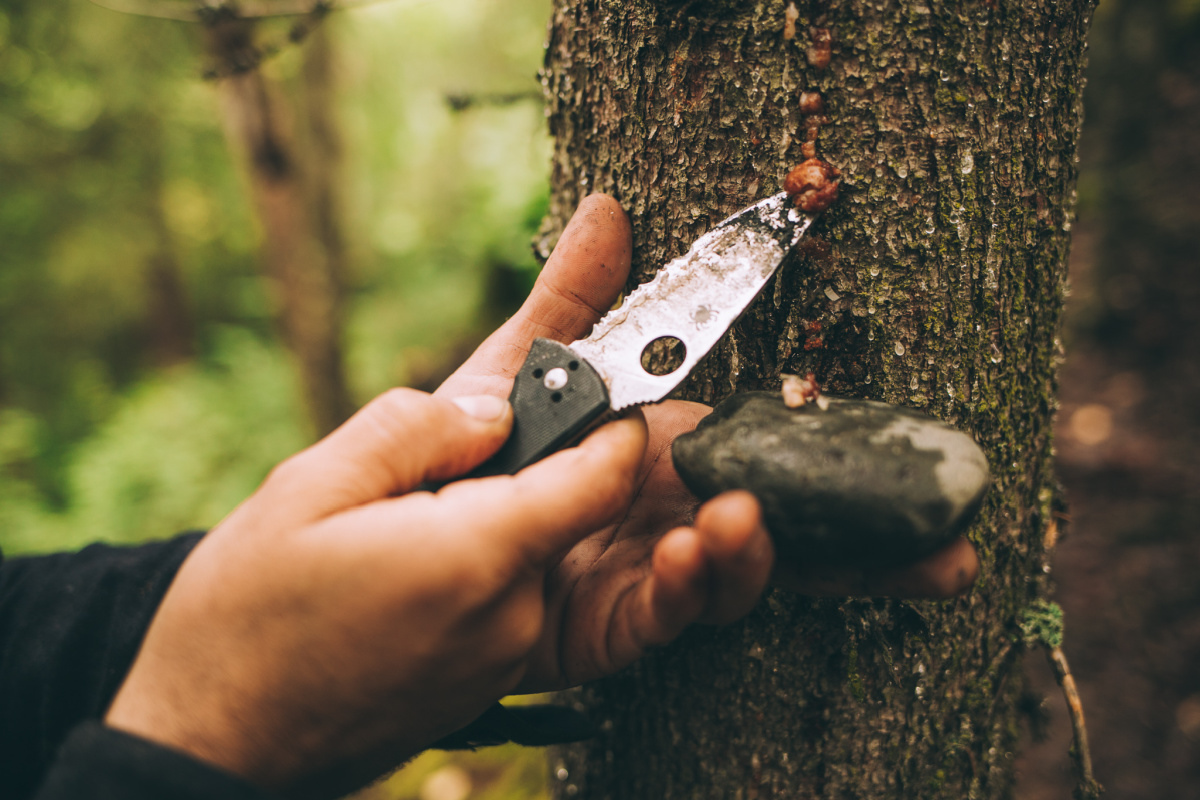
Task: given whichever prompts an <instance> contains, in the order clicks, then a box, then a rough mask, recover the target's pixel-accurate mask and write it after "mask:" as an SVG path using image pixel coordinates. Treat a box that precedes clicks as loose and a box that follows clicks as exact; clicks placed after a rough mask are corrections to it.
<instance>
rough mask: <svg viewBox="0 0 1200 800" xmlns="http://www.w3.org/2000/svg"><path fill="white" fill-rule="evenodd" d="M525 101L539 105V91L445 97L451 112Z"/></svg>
mask: <svg viewBox="0 0 1200 800" xmlns="http://www.w3.org/2000/svg"><path fill="white" fill-rule="evenodd" d="M526 100H537V101H538V102H539V103H540V102H541V101H542V100H543V97H542V93H541V91H540V90H538V91H525V92H493V93H480V94H468V93H462V94H448V95H446V105H448V106H450V108H451V110H453V111H466V110H467V109H468V108H471V107H472V106H510V105H513V104H515V103H521V102H524V101H526Z"/></svg>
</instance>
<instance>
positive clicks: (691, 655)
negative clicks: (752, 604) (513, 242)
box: [545, 0, 1093, 800]
mask: <svg viewBox="0 0 1200 800" xmlns="http://www.w3.org/2000/svg"><path fill="white" fill-rule="evenodd" d="M789 5H790V4H789V3H787V2H786V0H743V1H742V2H737V1H735V0H724V1H720V0H711V1H710V2H666V0H660V1H659V2H652V0H624V1H623V2H616V1H615V0H556V2H555V9H554V16H553V19H552V21H551V30H550V42H549V50H548V53H547V63H546V73H545V78H546V87H547V93H548V100H549V107H550V125H551V131H552V133H553V134H554V136H555V138H556V142H557V143H556V150H555V156H554V165H553V200H552V205H551V219H550V223H551V224H550V226H549V229H550V233H549V235H548V237H547V238H548V239H552V238H553V237H554V232H555V231H557V230H561V227H562V225H563V224H564V222H565V219H566V218H567V216H568V214H569V212H570V210H571V209H573V208H574V206H575V204H576V203H577V202H578V200H579V199H580V197H581V196H582V195H584V194H585V193H587V192H590V191H607V192H610V193H612V194H614V195H616V196H617V197H618V198H619V199H620V200H621V201H622V202H623V203H624V204H625V206H626V208H627V209H628V210H629V212H630V215H631V217H632V220H633V227H634V252H635V263H634V272H635V278H634V280H636V281H637V282H640V281H644V280H646V279H647V278H648V277H649V276H650V275H651V274H652V273H653V271H654V269H655V268H656V267H657V266H658V265H660V264H662V263H664V262H665V261H666V260H668V259H669V258H671V257H673V256H675V255H678V254H679V253H680V252H681V251H682V250H683V249H684V248H685V245H686V243H687V242H688V241H690V240H691V239H693V238H694V237H695V236H697V235H698V234H700V233H701V232H703V231H704V230H706V229H707V228H709V227H710V226H712V225H713V224H714V223H716V222H717V221H719V220H720V219H721V218H723V217H724V216H725V215H726V214H728V213H729V212H732V211H734V210H736V209H737V208H739V207H741V206H743V205H745V204H747V203H749V202H750V201H752V200H755V199H757V198H760V197H762V196H765V195H766V194H768V193H771V192H775V191H778V190H779V188H780V185H781V183H782V180H783V176H784V175H785V174H786V172H787V170H788V169H789V167H791V166H793V165H794V164H796V163H798V162H799V161H801V160H803V158H804V157H805V156H804V153H805V151H810V152H811V151H812V150H813V149H815V150H816V151H817V152H818V153H819V154H820V155H821V156H822V157H824V158H825V159H827V160H828V161H830V162H832V163H833V164H834V165H835V166H837V167H838V168H840V169H841V170H842V173H843V181H842V185H841V197H840V199H839V200H838V201H837V203H836V204H835V205H834V206H833V207H832V208H831V209H830V210H829V211H828V212H826V213H825V214H824V215H823V216H822V217H821V219H820V220H819V221H818V223H817V225H816V228H815V231H814V235H813V236H812V238H811V239H810V241H809V242H808V243H807V244H806V245H804V246H803V247H802V252H801V253H799V254H798V255H797V256H796V257H795V258H792V259H790V263H787V264H785V265H784V267H783V268H782V270H781V272H780V275H779V276H778V277H777V278H776V279H775V280H774V281H773V282H772V284H771V285H769V286H768V287H767V289H766V291H765V292H764V294H763V296H762V297H761V298H760V299H759V300H758V301H757V302H756V303H755V305H754V306H752V308H751V310H750V311H749V312H748V314H747V316H746V317H745V318H743V320H742V321H741V322H739V323H738V324H737V325H736V326H735V328H734V330H733V332H732V334H731V335H730V336H729V337H728V338H727V339H726V340H725V341H724V342H723V343H722V344H721V345H720V346H719V347H718V348H717V350H716V351H715V352H714V354H713V355H712V356H711V357H710V358H709V359H708V361H707V362H706V364H704V365H702V367H701V369H700V370H699V371H698V373H697V374H696V375H694V376H693V378H692V379H691V380H690V381H689V382H688V383H687V384H686V385H685V386H684V387H683V390H682V392H681V396H683V397H687V398H691V399H697V400H703V401H705V402H715V401H718V400H720V399H721V398H723V397H725V396H727V395H729V394H731V393H732V392H734V391H742V390H748V389H756V388H762V387H777V386H778V385H779V375H780V373H781V372H788V373H805V372H809V371H811V372H815V373H816V374H817V376H818V379H819V380H820V382H821V383H822V384H823V385H824V386H825V388H826V389H827V390H828V391H829V392H831V393H833V394H838V395H845V396H851V397H868V398H872V399H879V400H886V401H889V402H893V403H899V404H903V405H908V406H913V407H916V408H920V409H922V410H924V411H926V412H928V413H930V414H933V415H934V416H937V417H939V418H942V419H945V420H948V421H950V422H951V423H953V424H955V425H957V426H959V427H961V428H963V429H965V430H967V431H970V432H971V433H972V434H974V435H975V436H976V438H977V439H978V440H979V442H980V443H981V444H982V445H983V447H984V448H985V450H986V451H987V453H988V455H989V460H990V462H991V466H992V471H993V486H992V490H991V493H990V495H989V497H988V500H987V502H986V504H985V507H984V509H983V512H982V514H981V515H980V519H979V521H978V522H977V524H976V525H975V526H974V527H973V528H972V531H971V534H970V535H971V538H972V539H973V540H974V541H975V542H976V544H977V546H978V548H979V552H980V557H981V560H982V563H983V573H982V576H981V578H980V581H979V583H978V584H977V586H976V587H975V589H974V590H973V591H972V592H971V593H970V594H969V595H968V596H967V597H965V598H963V599H961V600H958V601H954V602H947V603H934V602H910V601H899V600H884V599H879V600H858V599H855V600H844V599H809V598H801V597H794V596H790V595H786V594H783V593H779V592H775V593H772V594H771V595H769V596H768V597H767V598H766V600H765V601H764V602H762V603H761V604H760V605H759V607H758V609H757V610H756V611H755V612H754V613H753V614H752V615H751V617H750V618H749V619H748V620H747V621H746V622H745V623H744V624H739V625H736V626H732V627H730V628H726V629H723V630H709V629H697V630H693V631H692V632H690V633H689V634H688V635H686V636H685V637H684V638H683V640H682V641H681V642H679V643H678V644H676V645H675V646H672V647H669V648H666V649H664V650H662V651H660V652H659V653H657V654H655V655H654V656H652V657H650V658H648V659H645V660H644V661H643V662H641V663H640V664H638V665H636V666H635V667H633V668H631V669H629V670H627V671H626V672H624V673H622V674H621V675H618V676H616V677H614V678H612V679H610V680H607V681H604V682H601V683H598V684H595V685H592V686H590V687H587V688H586V689H585V690H582V691H580V692H578V693H576V694H575V695H574V698H573V699H575V700H576V701H578V702H579V703H581V704H583V705H584V706H586V707H587V708H588V709H590V711H591V713H592V714H593V715H594V716H595V717H597V718H598V719H599V720H601V721H602V723H603V725H602V727H603V730H604V731H605V733H604V734H603V736H602V737H601V738H600V739H598V740H595V741H593V742H590V743H586V744H583V745H579V746H576V747H572V748H567V749H563V750H561V751H559V752H557V753H556V754H555V756H554V758H555V759H556V760H557V763H556V764H555V767H556V768H555V769H554V770H553V772H554V773H555V774H556V776H557V778H558V780H557V781H556V792H557V795H558V796H559V797H585V798H613V800H632V799H634V798H653V799H654V800H661V798H689V800H690V799H691V798H697V797H713V798H766V797H777V798H816V797H823V798H842V797H846V798H849V797H863V798H867V797H869V798H873V800H876V799H878V798H893V797H894V798H917V797H920V798H934V797H945V798H955V800H961V798H964V797H1003V796H1005V795H1006V794H1008V793H1009V792H1010V790H1011V786H1012V778H1013V776H1012V750H1013V748H1014V746H1015V744H1016V738H1017V728H1018V719H1017V712H1016V698H1017V696H1018V694H1019V691H1020V683H1021V679H1020V673H1019V658H1018V656H1019V654H1020V651H1021V650H1022V642H1021V633H1020V630H1019V627H1018V620H1019V619H1020V615H1021V613H1022V611H1023V610H1024V609H1026V608H1027V607H1028V605H1029V603H1030V601H1031V600H1032V599H1034V598H1035V597H1037V596H1038V595H1039V593H1040V592H1041V591H1042V590H1043V588H1044V587H1043V572H1044V567H1045V564H1046V563H1047V558H1048V553H1047V550H1046V547H1047V545H1046V544H1045V542H1046V537H1045V534H1046V531H1047V528H1048V525H1049V523H1050V507H1051V504H1052V501H1053V498H1054V486H1055V484H1054V479H1053V475H1052V470H1051V463H1050V456H1051V442H1050V430H1051V429H1050V422H1051V417H1052V415H1053V412H1054V408H1055V388H1056V387H1055V381H1056V364H1057V360H1058V358H1059V355H1060V345H1059V342H1058V338H1057V337H1058V332H1059V319H1060V314H1061V308H1062V301H1063V294H1064V284H1065V266H1066V256H1067V249H1068V243H1069V230H1070V227H1071V225H1070V221H1071V214H1072V206H1073V198H1074V181H1075V166H1074V165H1075V153H1076V144H1077V137H1078V131H1079V125H1080V108H1081V104H1080V94H1081V90H1082V84H1083V80H1082V69H1083V64H1084V49H1085V41H1084V37H1085V31H1086V29H1087V24H1088V21H1089V18H1090V14H1091V9H1092V5H1093V3H1092V2H1091V0H1069V1H1067V2H1051V0H1031V2H1025V3H1009V2H998V0H980V2H976V3H966V4H949V5H947V4H940V5H939V4H929V5H924V4H922V2H921V0H911V2H908V3H899V2H894V1H893V2H877V3H868V2H866V1H865V0H847V1H846V2H842V3H838V4H827V3H825V2H818V1H816V0H814V2H811V3H810V2H808V1H807V0H802V2H801V3H800V4H799V5H798V6H797V7H796V11H797V12H798V19H796V20H795V22H794V37H793V38H788V35H787V34H788V33H789V32H790V31H789V30H788V29H789V28H790V27H791V26H789V24H788V16H789V14H788V7H789ZM825 30H827V31H828V32H829V34H830V39H828V40H827V39H826V38H825V34H824V31H825ZM826 41H829V42H830V44H824V42H826ZM814 92H815V93H819V94H820V95H821V98H822V100H823V103H824V113H823V115H822V114H820V113H816V112H814V111H812V107H813V104H814V102H815V99H814V98H813V97H812V96H811V93H814ZM805 93H808V94H809V95H810V96H808V97H805V98H804V100H803V103H802V99H801V98H802V94H805ZM802 105H803V109H802ZM805 110H807V111H809V113H807V114H806V113H804V112H805ZM805 142H810V144H808V145H806V144H805ZM814 142H815V143H814ZM1064 757H1065V756H1064Z"/></svg>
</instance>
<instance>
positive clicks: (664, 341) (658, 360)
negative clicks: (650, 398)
mask: <svg viewBox="0 0 1200 800" xmlns="http://www.w3.org/2000/svg"><path fill="white" fill-rule="evenodd" d="M685 358H687V347H686V346H685V345H684V344H683V342H681V341H680V340H679V339H677V338H676V337H674V336H660V337H658V338H657V339H655V340H654V341H652V342H650V344H648V345H646V347H645V348H644V349H643V350H642V369H644V370H646V372H649V373H650V374H651V375H657V376H659V377H662V376H663V375H670V374H671V373H672V372H674V371H675V370H677V369H679V368H680V367H681V366H683V360H684V359H685Z"/></svg>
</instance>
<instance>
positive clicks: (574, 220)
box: [435, 194, 633, 397]
mask: <svg viewBox="0 0 1200 800" xmlns="http://www.w3.org/2000/svg"><path fill="white" fill-rule="evenodd" d="M632 248H633V244H632V237H631V232H630V227H629V218H628V217H626V216H625V212H624V210H622V208H621V205H620V203H618V202H617V201H616V200H614V199H613V198H612V197H610V196H608V195H606V194H593V195H589V196H588V197H585V198H584V199H583V202H581V203H580V204H579V208H578V209H576V211H575V214H574V215H573V216H572V217H571V221H570V222H569V223H568V224H567V228H566V230H565V231H563V235H562V238H560V239H559V241H558V245H557V246H556V247H555V248H554V252H553V253H552V254H551V255H550V259H549V260H548V261H547V262H546V266H545V268H544V269H543V270H542V273H541V275H539V276H538V279H537V283H536V284H534V287H533V291H532V292H531V293H530V294H529V297H528V299H526V301H525V302H524V303H523V304H522V305H521V308H520V309H519V310H518V311H517V313H516V314H514V315H513V317H512V318H511V319H510V320H509V321H508V322H506V323H504V325H502V326H501V327H500V328H499V329H498V330H497V331H496V332H495V333H493V334H492V335H491V336H489V337H488V338H487V340H486V341H484V343H483V344H481V345H480V346H479V349H477V350H476V351H475V353H474V354H473V355H472V356H471V357H470V358H468V359H467V360H466V362H465V363H464V364H463V365H462V366H461V367H459V368H458V369H457V370H456V371H455V372H454V374H453V375H451V376H450V377H449V378H447V379H446V382H445V383H443V384H442V385H441V386H440V387H439V388H438V390H437V391H436V392H435V394H439V395H444V396H448V397H454V396H458V395H466V394H495V395H502V396H503V395H507V394H508V391H509V389H510V388H511V386H512V379H513V376H514V375H515V374H516V372H517V370H518V369H520V367H521V364H523V363H524V362H525V356H526V354H528V352H529V346H530V344H532V342H533V340H534V339H535V338H537V337H544V338H547V339H553V340H554V341H556V342H562V343H564V344H567V343H570V342H573V341H575V340H576V339H579V338H581V337H583V336H585V335H586V334H587V332H588V331H590V330H591V329H592V326H593V325H595V324H596V322H597V321H598V320H599V319H600V318H601V317H602V316H604V314H605V313H606V312H607V311H608V309H609V308H610V307H611V306H612V303H613V301H614V300H615V299H616V298H617V295H619V294H620V292H621V287H623V286H624V285H625V279H626V277H628V275H629V264H630V257H631V253H632Z"/></svg>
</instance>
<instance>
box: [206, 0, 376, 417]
mask: <svg viewBox="0 0 1200 800" xmlns="http://www.w3.org/2000/svg"><path fill="white" fill-rule="evenodd" d="M254 24H255V23H254V21H253V20H245V19H237V18H219V19H217V20H215V21H213V22H211V23H206V28H205V32H206V35H207V42H208V49H209V52H210V54H211V55H212V56H213V59H214V62H215V63H216V64H217V65H218V69H217V74H220V75H224V76H226V77H223V78H221V81H220V89H221V99H222V111H223V114H224V123H225V128H226V132H227V137H228V139H229V140H230V144H231V146H232V147H233V149H234V150H235V151H236V152H238V153H239V154H240V155H241V157H242V161H243V163H244V165H245V171H246V174H247V177H248V180H249V184H250V190H251V195H252V197H253V199H254V203H255V206H256V209H257V212H258V219H259V222H260V224H261V226H262V231H263V234H262V235H263V256H262V258H263V266H264V271H265V274H266V277H267V279H268V282H269V284H270V289H271V295H272V296H273V297H274V299H275V301H276V317H277V320H278V327H279V329H280V331H281V334H282V337H283V340H284V342H285V343H286V345H287V346H288V348H289V349H290V350H291V352H292V354H293V357H294V358H295V360H296V364H297V370H298V372H299V375H300V379H301V383H302V385H303V390H304V396H305V400H306V403H307V406H308V410H309V416H310V418H311V420H312V423H313V427H314V428H315V431H316V433H317V434H319V435H324V434H326V433H328V432H329V431H331V430H333V429H334V428H336V427H337V426H338V425H340V424H341V423H342V422H343V421H345V419H346V418H347V417H348V416H349V415H350V414H351V413H353V411H354V403H353V401H352V400H351V398H350V392H349V389H348V388H347V383H346V377H345V370H344V366H343V362H342V346H341V335H342V320H343V316H344V309H343V306H344V303H343V296H342V295H343V291H342V272H343V269H344V264H343V262H344V260H345V254H344V250H345V248H344V244H343V240H342V237H341V235H340V231H339V229H338V224H339V221H338V219H337V213H336V207H337V205H336V204H337V197H336V195H335V193H334V187H335V181H334V180H333V172H334V169H335V167H336V164H337V156H338V142H337V139H336V136H335V128H334V126H333V122H332V119H331V117H330V116H329V115H330V110H331V109H330V103H329V97H330V95H331V91H330V77H329V70H330V68H331V65H330V57H329V45H328V42H327V41H325V39H324V38H323V36H322V35H321V33H320V32H319V31H318V34H317V36H316V39H317V42H316V46H315V48H314V49H313V50H312V51H311V55H310V58H309V59H308V60H307V61H306V63H305V70H304V72H305V79H306V84H307V88H308V90H309V91H308V94H309V97H307V98H306V99H307V100H308V102H307V104H306V108H305V114H304V115H303V116H302V117H301V119H300V123H301V125H302V126H305V128H306V130H302V131H301V132H300V133H299V134H298V133H297V132H296V130H295V129H294V128H293V125H294V123H295V120H294V117H296V116H298V115H296V114H293V113H289V111H290V110H291V109H289V107H288V105H287V104H286V103H285V102H284V100H283V99H282V98H281V96H280V94H281V92H280V90H279V87H278V86H276V85H274V84H273V83H271V82H270V81H268V80H267V78H266V77H265V76H264V75H263V73H262V71H261V70H260V69H258V68H257V67H258V63H259V59H260V58H261V56H260V53H259V51H258V49H257V48H256V47H255V45H254V41H253V35H254ZM304 133H307V134H308V135H307V136H304V135H303V134H304Z"/></svg>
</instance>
